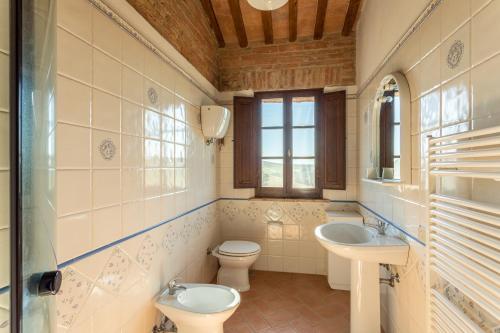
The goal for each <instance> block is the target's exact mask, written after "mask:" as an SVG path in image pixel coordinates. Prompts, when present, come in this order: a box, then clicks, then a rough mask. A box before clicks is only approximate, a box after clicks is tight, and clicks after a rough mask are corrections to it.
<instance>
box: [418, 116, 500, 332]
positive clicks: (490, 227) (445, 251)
mask: <svg viewBox="0 0 500 333" xmlns="http://www.w3.org/2000/svg"><path fill="white" fill-rule="evenodd" d="M428 148H429V149H428V158H429V160H428V167H429V168H428V170H429V172H428V174H429V178H428V179H429V184H428V185H429V189H430V191H431V194H430V195H429V202H428V218H429V227H428V232H427V259H428V265H429V266H428V267H429V269H428V280H427V290H428V294H427V297H428V309H429V311H430V313H429V322H428V329H429V331H430V332H444V333H455V332H463V333H468V332H483V331H484V329H485V327H487V328H488V330H490V329H491V328H493V327H495V326H497V327H498V326H499V325H500V324H499V323H500V250H499V249H500V205H494V204H489V203H484V202H482V201H481V202H480V201H477V200H475V198H474V196H473V195H472V194H471V195H470V196H469V197H467V198H464V195H461V196H460V197H455V196H450V195H447V194H446V193H443V192H444V190H443V189H442V188H441V186H440V185H441V181H443V180H445V179H443V177H460V178H461V181H464V180H463V178H468V181H469V182H470V184H473V182H477V181H478V179H482V180H481V181H483V180H484V179H489V181H487V182H495V181H499V183H498V188H499V189H500V126H498V127H492V128H487V129H481V130H475V131H469V132H465V133H459V134H453V135H448V136H442V137H439V138H430V139H429V146H428ZM466 181H467V180H466ZM495 186H496V185H495ZM496 193H497V195H498V196H499V197H500V190H499V191H498V192H496ZM497 202H498V201H497ZM443 286H446V288H450V287H452V288H453V290H454V291H455V292H456V293H459V294H460V297H461V299H462V300H466V302H464V303H467V304H469V305H470V304H471V302H472V303H473V304H474V305H473V306H471V308H473V309H479V310H476V311H470V308H468V307H466V309H464V307H460V306H457V304H456V303H457V302H456V301H455V302H453V301H452V300H450V299H449V297H446V293H444V288H443ZM448 290H449V289H448Z"/></svg>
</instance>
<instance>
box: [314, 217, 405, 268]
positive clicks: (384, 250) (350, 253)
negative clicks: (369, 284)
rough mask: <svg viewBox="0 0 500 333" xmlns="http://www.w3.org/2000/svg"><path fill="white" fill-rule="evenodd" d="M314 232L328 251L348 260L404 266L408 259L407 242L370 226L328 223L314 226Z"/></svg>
mask: <svg viewBox="0 0 500 333" xmlns="http://www.w3.org/2000/svg"><path fill="white" fill-rule="evenodd" d="M314 233H315V235H316V238H317V239H318V241H319V242H320V243H321V245H323V246H324V247H325V248H326V249H327V250H328V251H332V252H334V253H335V254H337V255H339V256H342V257H345V258H348V259H354V260H361V261H365V262H374V263H384V264H393V265H404V264H405V263H406V260H407V258H408V250H409V247H408V244H406V243H405V242H404V241H402V240H400V239H399V238H395V237H392V236H386V235H379V234H378V233H377V231H376V230H375V229H373V228H370V227H364V226H359V225H354V224H348V223H336V222H332V223H327V224H322V225H320V226H318V227H316V230H315V231H314Z"/></svg>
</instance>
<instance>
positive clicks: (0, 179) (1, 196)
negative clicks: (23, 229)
mask: <svg viewBox="0 0 500 333" xmlns="http://www.w3.org/2000/svg"><path fill="white" fill-rule="evenodd" d="M9 205H10V172H9V171H3V170H2V171H0V229H4V228H8V227H9V226H10V214H9V211H10V208H9Z"/></svg>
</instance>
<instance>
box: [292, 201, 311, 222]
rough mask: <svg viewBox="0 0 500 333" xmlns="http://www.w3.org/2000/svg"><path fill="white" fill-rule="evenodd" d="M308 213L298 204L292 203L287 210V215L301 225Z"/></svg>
mask: <svg viewBox="0 0 500 333" xmlns="http://www.w3.org/2000/svg"><path fill="white" fill-rule="evenodd" d="M308 213H309V212H308V211H307V210H306V209H305V208H304V206H303V205H301V204H300V203H294V204H293V205H291V206H290V207H288V209H287V214H288V215H289V216H290V217H291V218H292V219H293V220H294V221H295V222H296V223H301V222H302V221H303V219H304V218H305V217H306V216H307V215H308Z"/></svg>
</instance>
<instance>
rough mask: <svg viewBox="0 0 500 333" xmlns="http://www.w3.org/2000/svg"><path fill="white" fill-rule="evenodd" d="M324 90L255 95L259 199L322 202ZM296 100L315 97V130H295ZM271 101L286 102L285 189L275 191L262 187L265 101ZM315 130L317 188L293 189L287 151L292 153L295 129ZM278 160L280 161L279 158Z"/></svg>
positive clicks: (290, 161) (284, 105)
mask: <svg viewBox="0 0 500 333" xmlns="http://www.w3.org/2000/svg"><path fill="white" fill-rule="evenodd" d="M322 93H323V91H322V89H308V90H287V91H273V92H258V93H256V94H255V102H256V111H257V117H256V120H257V121H256V122H257V126H256V131H257V133H256V137H257V144H256V147H257V149H256V152H257V154H256V155H257V158H256V162H257V175H258V181H257V187H256V190H255V195H256V197H264V198H311V199H318V198H322V188H323V181H322V177H321V176H322V175H323V170H322V168H323V165H322V164H323V163H322V157H321V152H322V151H323V148H322V141H323V140H321V138H322V136H321V132H322V124H321V112H320V110H321V100H322ZM294 97H314V98H315V106H314V107H315V110H314V126H295V127H294V126H293V124H292V100H293V98H294ZM270 98H283V136H284V138H283V155H282V158H283V161H284V164H283V168H284V171H283V176H284V177H283V187H281V188H272V187H262V170H261V166H262V126H261V124H262V100H263V99H270ZM311 127H313V128H314V129H315V131H314V134H315V139H314V142H315V156H314V160H315V188H313V189H294V188H293V187H292V185H293V159H294V158H293V156H290V155H289V154H287V151H288V149H290V150H291V151H293V150H292V146H293V142H292V133H293V128H311ZM276 158H278V157H276Z"/></svg>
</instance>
